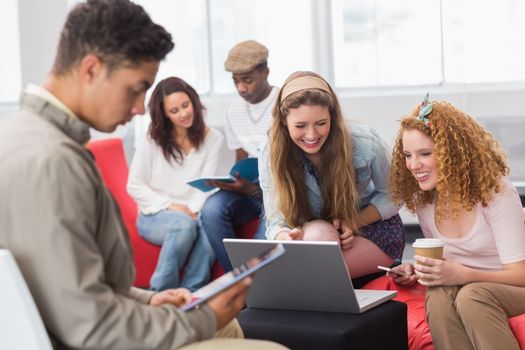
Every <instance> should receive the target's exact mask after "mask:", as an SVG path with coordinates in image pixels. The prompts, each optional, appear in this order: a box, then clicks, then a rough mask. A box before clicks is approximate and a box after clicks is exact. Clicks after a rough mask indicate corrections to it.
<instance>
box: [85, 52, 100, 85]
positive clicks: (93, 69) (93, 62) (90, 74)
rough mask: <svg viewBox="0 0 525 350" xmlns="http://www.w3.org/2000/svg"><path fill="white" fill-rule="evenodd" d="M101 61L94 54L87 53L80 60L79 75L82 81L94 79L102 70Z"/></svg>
mask: <svg viewBox="0 0 525 350" xmlns="http://www.w3.org/2000/svg"><path fill="white" fill-rule="evenodd" d="M103 66H104V64H103V62H102V60H101V59H100V57H98V56H97V55H95V54H87V55H86V56H84V57H83V58H82V60H81V61H80V67H79V75H80V79H81V80H82V81H84V82H88V83H90V82H92V81H94V80H95V79H96V78H97V77H98V76H99V75H100V74H102V71H103Z"/></svg>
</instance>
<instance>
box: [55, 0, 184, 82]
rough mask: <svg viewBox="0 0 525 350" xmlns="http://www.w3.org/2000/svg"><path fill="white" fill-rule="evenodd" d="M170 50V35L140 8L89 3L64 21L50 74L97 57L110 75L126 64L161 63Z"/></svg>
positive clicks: (120, 0) (118, 2) (121, 2)
mask: <svg viewBox="0 0 525 350" xmlns="http://www.w3.org/2000/svg"><path fill="white" fill-rule="evenodd" d="M173 47H174V44H173V41H172V39H171V34H170V33H168V32H167V31H166V30H165V29H164V28H163V27H162V26H160V25H158V24H156V23H154V22H153V21H152V20H151V18H150V17H149V15H148V14H147V13H146V11H144V9H143V8H142V7H141V6H139V5H136V4H134V3H132V2H130V1H128V0H88V1H87V2H84V3H80V4H78V5H77V6H75V7H74V8H73V10H71V12H70V13H69V15H68V17H67V20H66V23H65V25H64V28H63V29H62V33H61V34H60V41H59V44H58V51H57V55H56V58H55V63H54V66H53V73H54V74H57V75H61V74H64V73H66V72H68V71H69V70H70V69H71V68H72V67H74V66H75V65H76V64H77V63H79V62H80V60H81V59H82V58H83V57H84V56H86V55H87V54H89V53H93V54H95V55H97V56H98V57H100V59H101V60H102V61H103V62H104V63H105V64H107V66H108V70H109V71H110V72H111V71H112V70H113V69H115V68H117V67H118V66H120V65H122V64H126V63H127V64H131V65H138V64H139V63H140V62H142V61H161V60H162V59H164V57H166V55H167V54H168V53H169V52H170V51H171V50H172V49H173Z"/></svg>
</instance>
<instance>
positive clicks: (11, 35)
mask: <svg viewBox="0 0 525 350" xmlns="http://www.w3.org/2000/svg"><path fill="white" fill-rule="evenodd" d="M1 6H2V11H0V52H1V53H2V54H0V77H2V78H1V79H0V102H14V101H18V96H19V95H20V90H21V85H22V75H21V70H20V46H19V36H20V35H19V30H18V6H17V1H16V0H3V1H2V5H1Z"/></svg>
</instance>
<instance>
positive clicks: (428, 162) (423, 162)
mask: <svg viewBox="0 0 525 350" xmlns="http://www.w3.org/2000/svg"><path fill="white" fill-rule="evenodd" d="M402 143H403V153H404V154H405V163H406V167H407V169H408V170H410V172H411V173H412V175H413V176H414V178H415V179H416V181H417V182H418V184H419V188H421V189H422V190H423V191H431V190H433V189H434V188H435V187H436V184H437V179H438V174H437V160H436V155H435V143H434V141H433V140H432V139H431V138H430V137H428V136H427V135H425V134H423V133H422V132H421V131H419V130H405V131H403V137H402Z"/></svg>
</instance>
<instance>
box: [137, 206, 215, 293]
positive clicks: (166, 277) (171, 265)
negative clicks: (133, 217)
mask: <svg viewBox="0 0 525 350" xmlns="http://www.w3.org/2000/svg"><path fill="white" fill-rule="evenodd" d="M137 228H138V231H139V234H140V235H141V236H142V237H143V238H144V239H145V240H147V241H148V242H151V243H153V244H157V245H161V246H162V248H161V250H160V255H159V260H158V262H157V267H156V268H155V272H154V273H153V276H152V277H151V281H150V289H152V290H155V291H161V290H164V289H169V288H179V287H184V288H188V289H189V290H190V291H195V290H197V289H199V288H200V287H202V286H203V285H205V284H206V283H208V281H209V279H210V271H211V266H212V264H213V263H214V261H215V255H214V254H213V249H212V248H211V246H210V243H209V242H208V239H207V238H206V235H204V233H202V232H201V231H200V230H199V227H198V225H197V222H196V220H193V219H192V218H191V217H190V216H189V215H187V214H185V213H182V212H179V211H172V210H163V211H161V212H159V213H157V214H152V215H142V214H140V215H139V218H138V221H137ZM182 268H183V270H181V269H182ZM181 272H182V280H181V279H180V273H181Z"/></svg>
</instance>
